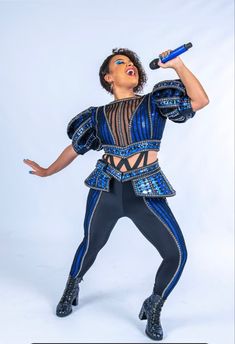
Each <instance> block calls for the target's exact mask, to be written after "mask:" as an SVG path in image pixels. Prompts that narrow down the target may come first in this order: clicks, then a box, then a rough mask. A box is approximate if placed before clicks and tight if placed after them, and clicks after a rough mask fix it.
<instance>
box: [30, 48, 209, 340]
mask: <svg viewBox="0 0 235 344" xmlns="http://www.w3.org/2000/svg"><path fill="white" fill-rule="evenodd" d="M170 51H171V50H166V51H164V52H162V53H161V54H160V55H159V57H160V58H162V57H165V56H166V55H167V54H169V53H170ZM159 66H160V67H162V68H173V69H174V70H175V71H176V73H177V74H178V76H179V79H174V80H165V81H161V82H158V83H157V84H156V85H155V86H154V88H153V91H152V92H150V93H148V94H145V95H140V94H137V92H140V91H142V89H143V86H144V84H145V83H146V81H147V76H146V74H145V72H144V69H143V67H142V65H141V63H140V60H139V58H138V56H137V55H136V53H134V52H133V51H131V50H129V49H113V50H112V54H111V55H109V56H108V57H107V58H106V59H105V60H104V62H103V63H102V65H101V67H100V71H99V77H100V82H101V85H102V86H103V87H104V89H105V90H106V91H107V92H109V93H111V94H112V95H114V100H113V101H112V102H110V103H109V104H106V105H104V106H98V107H94V106H91V107H89V108H88V109H86V110H84V111H82V112H81V113H79V114H78V115H76V116H75V117H73V118H72V119H71V121H70V122H69V123H68V126H67V134H68V136H69V138H70V139H71V140H72V144H71V145H69V146H68V147H67V148H66V149H65V150H64V151H63V152H62V154H61V155H60V156H59V157H58V159H57V160H56V161H55V162H54V163H53V164H52V165H51V166H49V167H48V168H45V169H44V168H42V167H40V166H39V165H38V164H37V163H35V162H34V161H31V160H29V159H25V160H24V162H25V163H26V164H28V165H29V166H31V167H32V168H33V169H34V171H30V172H31V173H32V174H35V175H38V176H41V177H44V176H49V175H51V174H53V173H56V172H58V171H60V170H61V169H63V168H64V167H66V166H67V165H68V164H69V163H71V162H72V161H73V160H74V159H75V158H76V157H77V156H78V155H84V154H85V153H86V152H88V151H89V150H91V149H93V150H97V151H99V150H101V149H104V151H105V154H104V155H103V156H102V159H98V161H97V164H96V167H95V169H94V170H93V171H92V172H91V174H90V175H89V176H88V177H87V178H86V180H85V185H86V186H88V187H89V188H90V190H89V193H88V197H87V203H86V213H85V219H84V238H83V240H82V242H81V243H80V245H79V247H78V249H77V251H76V253H75V256H74V259H73V263H72V266H71V269H70V273H69V277H68V280H67V283H66V287H65V290H64V293H63V295H62V297H61V299H60V302H59V304H58V305H57V308H56V314H57V316H59V317H64V316H67V315H69V314H71V312H72V305H73V306H75V305H77V304H78V293H79V283H80V282H81V280H83V276H84V275H85V273H86V272H87V271H88V269H89V268H90V267H91V265H92V264H93V263H94V261H95V259H96V257H97V254H98V253H99V251H100V250H101V248H102V247H103V246H104V245H105V243H106V242H107V240H108V238H109V236H110V234H111V231H112V230H113V228H114V226H115V224H116V222H117V220H118V219H119V218H120V217H123V216H127V217H129V218H130V219H132V221H133V222H134V224H135V225H136V227H137V228H138V229H139V230H140V231H141V232H142V234H143V235H144V236H145V238H147V239H148V240H149V241H150V242H151V243H152V244H153V245H154V247H155V248H156V249H157V250H158V252H159V254H160V255H161V256H162V258H163V260H162V263H161V265H160V267H159V268H158V271H157V273H156V277H155V283H154V286H153V290H152V294H151V295H150V296H149V297H148V298H146V300H144V302H143V305H142V307H141V310H140V313H139V318H140V319H141V320H142V319H147V325H146V330H145V332H146V334H147V335H148V336H149V337H150V338H151V339H153V340H161V339H162V338H163V330H162V327H161V322H160V311H161V309H162V306H163V304H164V302H165V300H166V299H167V297H168V296H169V294H170V293H171V291H172V290H173V288H174V287H175V285H176V283H177V282H178V280H179V278H180V276H181V274H182V271H183V268H184V266H185V262H186V259H187V250H186V245H185V242H184V237H183V234H182V232H181V230H180V227H179V224H178V223H177V221H176V219H175V217H174V215H173V213H172V211H171V209H170V207H169V205H168V202H167V197H171V196H174V195H175V193H176V191H175V190H174V189H173V187H172V185H171V184H170V182H169V181H168V179H167V178H166V176H165V175H164V173H163V172H162V169H161V167H160V166H159V161H158V151H159V150H160V143H161V139H162V135H163V131H164V127H165V122H166V120H167V119H170V120H172V121H174V122H176V123H183V122H185V121H186V120H188V119H189V118H192V117H193V116H194V115H195V112H196V111H197V110H199V109H201V108H203V107H204V106H206V105H207V104H208V103H209V99H208V97H207V95H206V93H205V91H204V89H203V87H202V86H201V84H200V82H199V81H198V80H197V79H196V77H195V76H194V75H193V74H192V73H191V72H190V71H189V69H188V68H187V67H186V66H185V65H184V63H183V61H182V60H181V58H180V57H176V58H174V59H173V60H170V61H168V62H166V63H162V62H161V61H160V60H159ZM104 214H105V216H104ZM146 263H147V262H146Z"/></svg>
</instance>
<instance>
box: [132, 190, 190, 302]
mask: <svg viewBox="0 0 235 344" xmlns="http://www.w3.org/2000/svg"><path fill="white" fill-rule="evenodd" d="M132 206H135V212H134V213H133V212H132V214H131V216H132V220H133V222H134V223H135V224H136V226H137V227H138V228H139V230H140V231H141V232H142V233H143V235H144V236H145V237H146V238H147V239H148V240H149V241H150V242H151V243H152V244H153V245H154V246H155V247H156V249H157V250H158V252H159V253H160V255H161V257H162V258H163V260H162V263H161V265H160V267H159V269H158V271H157V273H156V277H155V284H154V288H153V292H154V293H156V294H158V295H161V296H162V298H163V299H166V298H167V297H168V295H169V294H170V292H171V291H172V290H173V288H174V287H175V285H176V284H177V282H178V280H179V278H180V276H181V274H182V272H183V269H184V266H185V263H186V260H187V249H186V245H185V241H184V237H183V234H182V232H181V229H180V227H179V225H178V223H177V221H176V219H175V217H174V215H173V213H172V211H171V209H170V207H169V205H168V203H167V200H166V198H153V197H143V199H137V198H136V199H135V201H134V204H133V203H132Z"/></svg>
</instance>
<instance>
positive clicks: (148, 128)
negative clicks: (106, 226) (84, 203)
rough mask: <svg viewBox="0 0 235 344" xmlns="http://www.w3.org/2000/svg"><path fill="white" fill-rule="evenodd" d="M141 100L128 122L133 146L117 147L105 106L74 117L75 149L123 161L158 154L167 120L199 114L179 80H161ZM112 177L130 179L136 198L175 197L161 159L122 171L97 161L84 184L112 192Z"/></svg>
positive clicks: (71, 132) (71, 125)
mask: <svg viewBox="0 0 235 344" xmlns="http://www.w3.org/2000/svg"><path fill="white" fill-rule="evenodd" d="M141 98H142V99H141V101H140V103H139V105H138V106H137V108H136V109H135V111H134V112H133V113H132V114H131V117H130V121H129V123H128V133H127V135H128V138H129V142H130V144H128V145H126V146H120V145H117V142H116V140H115V137H114V135H113V133H112V130H111V127H110V125H109V122H108V120H107V116H106V112H105V107H106V105H103V106H98V107H95V106H90V107H89V108H87V109H86V110H84V111H82V112H80V113H79V114H78V115H76V116H75V117H73V118H72V119H71V120H70V122H69V123H68V125H67V134H68V137H69V138H70V139H71V140H72V146H73V149H74V150H75V151H76V152H77V153H78V154H81V155H84V154H85V153H86V152H88V151H89V150H91V149H92V150H96V151H99V150H101V149H103V150H104V151H105V153H108V154H111V155H116V156H119V157H122V158H128V157H130V156H132V155H134V154H136V153H138V152H141V151H145V150H156V151H159V150H160V145H161V139H162V136H163V132H164V128H165V124H166V120H167V119H169V120H171V121H173V122H175V123H184V122H186V121H187V120H188V119H189V118H193V117H194V115H195V113H196V112H195V111H193V109H192V105H191V102H190V100H191V99H190V98H189V96H188V94H187V92H186V88H185V86H184V84H183V83H182V81H181V80H180V79H173V80H164V81H160V82H158V83H157V84H155V85H154V87H153V90H152V92H150V93H147V94H145V95H143V96H142V97H141ZM120 101H121V100H120ZM112 178H116V179H117V180H119V181H121V182H125V181H128V180H131V183H132V185H133V188H134V192H135V194H136V196H148V197H171V196H174V195H175V194H176V191H175V190H174V188H173V186H172V185H171V184H170V182H169V180H168V179H167V177H166V176H165V174H164V173H163V171H162V169H161V167H160V166H159V161H158V160H157V161H155V162H154V163H151V164H149V165H147V166H143V167H139V168H137V169H135V170H131V171H124V172H121V171H119V170H118V169H116V168H115V167H113V166H112V165H110V164H109V163H107V162H106V161H104V160H102V159H98V161H97V163H96V166H95V169H94V170H93V171H92V172H91V173H90V175H89V176H88V177H87V178H86V179H85V181H84V183H85V185H86V186H88V187H89V188H93V189H96V190H102V191H106V192H109V191H110V181H111V179H112Z"/></svg>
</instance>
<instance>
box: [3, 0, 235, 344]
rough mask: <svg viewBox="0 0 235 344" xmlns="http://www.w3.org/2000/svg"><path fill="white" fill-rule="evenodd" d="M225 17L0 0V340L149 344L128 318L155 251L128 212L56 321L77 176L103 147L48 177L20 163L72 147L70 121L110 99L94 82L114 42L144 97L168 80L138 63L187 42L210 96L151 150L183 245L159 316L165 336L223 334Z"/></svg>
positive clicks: (76, 217)
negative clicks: (128, 59) (137, 69)
mask: <svg viewBox="0 0 235 344" xmlns="http://www.w3.org/2000/svg"><path fill="white" fill-rule="evenodd" d="M233 13H234V4H233V1H230V0H224V1H223V0H220V1H219V0H215V1H213V2H205V1H190V2H187V3H185V1H182V0H179V1H177V2H175V1H173V0H168V1H164V2H163V1H154V0H145V1H143V0H142V1H139V0H135V1H134V0H132V1H131V0H130V1H123V0H119V1H116V2H112V1H108V0H99V1H91V0H87V1H0V42H1V45H0V49H1V54H0V91H1V97H0V109H1V125H0V130H1V138H2V145H1V170H0V171H1V250H0V264H1V286H0V288H1V294H0V295H1V298H2V299H1V307H2V311H1V325H2V329H3V330H2V331H1V334H0V341H1V342H2V343H5V344H12V343H16V342H17V343H18V344H26V343H27V344H28V343H32V342H103V343H104V342H146V343H147V342H152V341H151V340H150V339H149V338H147V337H146V335H145V334H144V328H145V322H141V321H139V319H138V312H139V310H140V307H141V305H142V302H143V300H144V299H145V298H146V297H147V296H149V294H150V293H151V291H152V286H153V282H154V278H155V273H156V271H157V268H158V266H159V265H160V263H161V257H160V255H159V253H158V252H157V251H156V250H155V248H154V247H153V246H152V245H151V244H150V243H149V242H148V241H147V240H146V239H145V238H144V237H143V236H142V234H141V233H140V232H139V230H138V229H137V228H136V227H135V225H134V224H133V223H132V221H131V220H130V219H129V218H127V217H125V218H121V219H120V220H119V221H118V222H117V224H116V226H115V228H114V230H113V232H112V234H111V236H110V239H109V241H108V243H107V244H106V246H105V247H104V248H103V249H102V250H101V252H100V253H99V255H98V257H97V259H96V261H95V263H94V265H93V266H92V267H91V268H90V270H89V271H88V272H87V274H86V275H85V276H84V281H83V282H82V284H81V291H80V303H81V305H80V306H79V308H78V309H77V310H76V311H74V312H73V314H72V315H71V316H69V317H66V318H64V319H60V318H58V317H56V315H55V308H56V305H57V303H58V301H59V299H60V297H61V295H62V292H63V289H64V286H65V282H66V280H67V276H68V273H69V270H70V266H71V264H72V259H73V256H74V254H75V251H76V249H77V247H78V245H79V243H80V241H81V240H82V238H83V220H84V214H85V205H86V198H87V194H88V191H89V189H88V188H87V187H86V186H85V185H84V183H83V182H84V179H85V178H86V177H87V176H88V174H89V173H90V172H91V171H92V170H93V169H94V166H95V163H96V161H97V159H98V158H100V157H101V156H102V154H103V151H99V152H95V151H90V152H88V153H87V154H86V155H84V156H80V157H78V158H77V159H75V160H74V162H73V163H72V164H71V165H69V166H68V167H67V168H66V169H64V170H62V171H61V172H59V173H57V174H55V175H53V176H51V177H48V178H40V177H37V176H34V175H31V174H29V173H28V171H29V170H30V168H29V167H28V166H27V165H25V164H24V163H23V159H24V158H28V159H30V160H34V161H35V162H37V163H38V164H39V165H41V166H43V167H48V166H49V165H50V164H51V163H52V162H53V161H55V160H56V158H57V157H58V156H59V154H60V153H61V152H62V151H63V149H64V148H65V147H66V146H67V145H69V144H70V143H71V141H70V140H69V138H68V137H67V134H66V127H67V124H68V122H69V121H70V119H71V118H72V117H73V116H75V115H76V114H77V113H79V112H81V111H82V110H84V109H86V108H87V107H89V106H99V105H103V104H106V103H108V102H110V101H112V100H113V98H112V97H111V96H110V95H109V94H107V92H106V91H105V90H104V89H103V88H102V87H101V85H100V83H99V77H98V71H99V67H100V65H101V63H102V62H103V60H104V59H105V58H106V57H107V56H108V55H109V54H111V52H112V48H115V47H125V48H129V49H131V50H133V51H135V52H136V53H137V54H138V56H139V57H140V60H141V62H142V64H143V66H144V68H145V70H146V72H147V75H148V82H147V84H146V86H145V89H144V94H145V93H148V92H150V91H151V90H152V87H153V86H154V84H155V83H157V82H158V81H161V80H164V79H174V78H178V75H177V74H176V72H175V71H174V70H173V69H170V68H168V69H162V68H160V69H158V70H154V71H153V70H150V69H149V63H150V61H151V60H152V59H153V58H156V57H157V56H158V54H159V53H161V52H163V51H165V50H167V49H172V50H173V49H175V48H177V47H178V46H180V45H182V44H185V43H188V42H192V44H193V47H192V48H191V49H190V50H189V51H187V52H186V53H184V54H183V55H181V58H182V60H183V62H184V63H185V65H186V66H187V67H188V68H189V69H190V70H191V71H192V72H193V73H194V75H195V76H196V77H197V78H198V80H199V81H200V82H201V84H202V86H203V87H204V89H205V91H206V93H207V94H208V96H209V99H210V103H209V105H208V106H206V107H205V108H203V109H201V110H200V111H198V112H197V114H196V115H195V117H194V118H193V119H191V120H189V121H187V122H186V123H183V124H177V123H173V122H171V121H167V124H166V128H165V131H164V136H163V139H162V144H161V151H160V153H159V162H160V164H161V167H162V168H163V171H164V173H165V174H166V176H167V177H168V178H169V180H170V182H171V183H172V185H173V186H174V188H175V189H176V196H175V197H172V198H168V202H169V205H170V207H171V209H172V211H173V213H174V215H175V217H176V219H177V221H178V223H179V225H180V227H181V230H182V232H183V234H184V238H185V242H186V246H187V250H188V260H187V263H186V266H185V269H184V271H183V274H182V276H181V278H180V280H179V282H178V284H177V285H176V287H175V288H174V290H173V291H172V293H171V295H170V296H169V298H168V300H167V303H166V304H165V306H164V310H163V311H162V325H163V329H164V333H165V335H166V337H165V339H164V340H165V341H167V342H208V343H213V344H219V343H221V341H222V340H223V342H224V343H226V344H232V343H233V342H234V338H233V320H234V319H233V287H234V277H233V238H234V235H233V208H234V197H233V189H234V179H233V175H234V169H233V168H234V158H233V153H234V152H233V127H234V120H233V118H234V113H233V109H234V99H233V95H234V65H233V60H234V35H233V23H234V17H233ZM164 340H163V342H164Z"/></svg>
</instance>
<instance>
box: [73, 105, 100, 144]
mask: <svg viewBox="0 0 235 344" xmlns="http://www.w3.org/2000/svg"><path fill="white" fill-rule="evenodd" d="M96 110H97V107H96V106H89V107H88V108H87V109H85V110H83V111H81V112H79V113H78V114H77V115H75V116H74V117H73V118H72V119H71V120H70V121H69V123H68V125H67V134H68V136H69V137H70V138H72V135H73V134H74V132H75V130H77V129H78V128H80V127H83V126H84V125H87V126H90V127H91V126H92V125H94V120H95V113H96Z"/></svg>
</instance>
